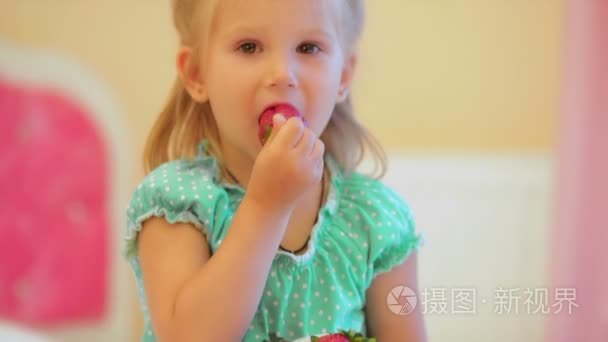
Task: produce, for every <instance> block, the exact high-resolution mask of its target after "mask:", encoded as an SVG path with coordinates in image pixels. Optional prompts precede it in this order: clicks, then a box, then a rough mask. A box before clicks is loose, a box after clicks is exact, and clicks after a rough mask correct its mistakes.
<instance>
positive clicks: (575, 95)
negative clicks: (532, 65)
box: [546, 0, 608, 342]
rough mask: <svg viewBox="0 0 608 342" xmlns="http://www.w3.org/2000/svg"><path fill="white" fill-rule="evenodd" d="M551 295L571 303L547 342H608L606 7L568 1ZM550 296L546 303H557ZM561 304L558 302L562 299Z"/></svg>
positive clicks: (600, 1)
mask: <svg viewBox="0 0 608 342" xmlns="http://www.w3.org/2000/svg"><path fill="white" fill-rule="evenodd" d="M565 3H566V6H567V7H566V31H565V50H564V51H565V60H564V79H563V86H562V91H563V97H562V101H563V102H562V110H561V117H560V133H559V139H560V141H559V154H558V171H557V172H558V175H557V182H556V187H557V202H556V206H557V208H556V209H557V210H556V215H555V218H556V221H555V231H554V232H555V235H554V236H555V237H554V239H553V249H552V254H551V264H552V267H551V285H552V286H551V287H552V290H554V289H559V288H568V287H570V288H575V289H576V299H575V303H576V305H578V307H572V312H571V313H569V312H568V310H567V309H568V307H567V305H566V303H564V308H563V310H562V311H561V312H560V313H559V314H556V313H555V311H556V309H557V308H553V309H554V310H552V314H551V315H550V317H549V319H548V324H547V334H546V340H547V341H551V342H555V341H564V342H566V341H568V342H571V341H586V342H593V341H598V342H599V341H602V342H606V341H608V1H607V0H567V1H566V2H565ZM555 294H556V293H555V292H553V295H554V296H551V303H557V302H558V301H557V300H558V299H559V298H556V297H555ZM562 299H563V298H562Z"/></svg>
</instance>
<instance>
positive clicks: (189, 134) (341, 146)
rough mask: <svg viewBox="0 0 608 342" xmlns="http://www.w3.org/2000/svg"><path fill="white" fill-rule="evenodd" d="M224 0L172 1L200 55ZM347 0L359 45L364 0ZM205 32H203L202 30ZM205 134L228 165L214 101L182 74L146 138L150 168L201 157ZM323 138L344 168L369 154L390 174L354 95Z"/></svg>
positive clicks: (178, 24)
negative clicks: (199, 94)
mask: <svg viewBox="0 0 608 342" xmlns="http://www.w3.org/2000/svg"><path fill="white" fill-rule="evenodd" d="M219 1H222V0H171V2H172V10H173V22H174V25H175V28H176V30H177V32H178V35H179V39H180V43H181V44H183V45H187V46H191V47H193V49H194V51H195V55H196V56H200V53H201V51H202V50H203V49H204V46H205V44H206V42H207V41H208V39H209V37H208V35H209V32H210V31H211V25H212V18H213V12H214V11H215V7H216V5H217V3H218V2H219ZM324 1H325V0H324ZM329 1H331V2H334V1H336V0H329ZM342 1H343V2H345V3H346V6H345V12H346V13H344V14H342V15H341V16H340V17H341V21H342V23H341V25H339V27H341V28H342V29H343V30H344V32H341V34H342V35H343V38H344V42H345V45H346V46H347V48H354V46H355V44H356V42H357V41H358V39H359V37H360V35H361V31H362V28H363V22H364V8H363V0H342ZM201 32H202V33H203V36H200V35H197V34H200V33H201ZM193 60H196V59H193ZM203 139H206V140H207V141H208V151H209V153H211V154H212V155H213V156H215V157H216V158H217V159H218V160H219V161H220V166H221V167H222V169H223V165H221V160H222V158H221V149H220V142H219V133H218V128H217V124H216V122H215V119H214V117H213V115H212V112H211V107H210V105H209V102H208V101H207V102H205V103H200V102H196V101H194V99H192V97H191V96H190V94H189V93H188V91H187V90H186V88H185V87H184V84H183V82H182V80H181V79H180V77H179V76H178V77H176V79H175V82H174V85H173V89H172V90H171V93H170V94H169V98H168V101H167V102H166V104H165V106H164V107H163V109H162V111H161V113H160V115H159V116H158V118H157V120H156V122H155V123H154V126H153V127H152V130H151V132H150V134H149V136H148V139H147V141H146V146H145V150H144V160H143V162H144V170H145V172H146V173H149V172H150V171H152V170H153V169H155V168H156V167H158V166H160V165H161V164H163V163H165V162H168V161H171V160H175V159H182V158H191V157H195V156H196V153H197V146H198V144H199V143H200V142H201V141H202V140H203ZM321 140H322V141H323V142H324V143H325V147H326V153H329V154H330V155H331V156H332V157H333V158H334V159H335V160H336V161H337V162H338V164H339V165H340V167H341V168H342V170H343V172H344V173H346V174H348V173H350V172H352V171H354V170H355V169H356V168H357V167H358V166H359V165H360V164H361V162H362V161H363V159H364V157H365V155H366V153H369V154H370V155H371V157H372V163H373V170H374V171H373V172H372V174H373V176H375V177H377V178H380V177H382V176H384V174H385V172H386V164H387V161H386V155H385V153H384V150H383V149H382V147H381V146H380V144H379V143H378V141H377V140H376V139H375V138H374V137H373V136H372V135H371V134H370V133H369V132H368V131H367V129H366V128H365V127H363V126H362V125H361V124H360V123H359V121H357V119H356V118H355V115H354V109H353V105H352V101H351V96H350V94H349V95H348V97H347V98H346V100H345V101H344V102H341V103H339V104H337V105H336V106H335V108H334V111H333V113H332V115H331V118H330V120H329V123H328V124H327V127H326V128H325V131H324V132H323V134H322V135H321ZM223 171H224V172H225V170H223Z"/></svg>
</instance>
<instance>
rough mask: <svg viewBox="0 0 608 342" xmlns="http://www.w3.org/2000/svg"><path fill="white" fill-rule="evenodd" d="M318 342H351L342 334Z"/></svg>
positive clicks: (324, 337) (322, 338) (327, 336)
mask: <svg viewBox="0 0 608 342" xmlns="http://www.w3.org/2000/svg"><path fill="white" fill-rule="evenodd" d="M317 342H350V339H349V338H348V337H347V336H344V335H343V334H341V333H337V334H331V335H326V336H323V337H321V338H319V339H318V340H317Z"/></svg>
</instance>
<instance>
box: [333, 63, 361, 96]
mask: <svg viewBox="0 0 608 342" xmlns="http://www.w3.org/2000/svg"><path fill="white" fill-rule="evenodd" d="M358 57H359V56H358V54H357V53H356V52H351V53H350V55H349V56H348V58H347V59H346V62H345V63H344V67H343V68H342V78H341V79H340V88H339V89H338V99H337V102H338V103H341V102H344V100H346V98H347V97H348V94H349V93H350V89H351V86H352V82H353V77H354V74H355V69H356V68H357V62H358Z"/></svg>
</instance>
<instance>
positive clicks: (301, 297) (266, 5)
mask: <svg viewBox="0 0 608 342" xmlns="http://www.w3.org/2000/svg"><path fill="white" fill-rule="evenodd" d="M172 8H173V16H174V21H175V25H176V27H177V30H178V32H179V37H180V42H181V44H180V48H179V51H178V53H177V69H178V71H179V77H178V79H177V81H176V83H175V86H174V88H173V92H172V93H171V97H170V100H169V102H168V103H167V105H166V107H165V108H164V110H163V111H162V113H161V114H160V116H159V118H158V119H157V122H156V124H155V126H154V128H153V130H152V133H151V135H150V137H149V140H148V143H147V146H146V151H145V162H146V163H145V164H146V171H147V172H149V173H148V175H147V176H146V178H145V179H144V180H143V181H142V182H141V184H140V185H139V186H138V187H137V189H136V191H135V193H134V194H133V197H132V200H131V202H130V205H129V207H128V209H127V216H128V220H127V221H128V228H127V233H126V241H127V256H128V258H129V261H130V263H131V265H132V267H133V269H134V271H135V276H136V280H137V285H138V289H139V296H140V299H141V303H142V308H143V314H144V319H145V332H144V340H146V341H154V340H161V341H240V340H244V341H264V340H269V339H270V336H279V337H281V338H284V339H286V340H295V339H298V338H301V337H304V336H316V335H322V334H328V333H334V332H338V331H340V330H354V331H358V332H362V333H364V334H365V335H367V336H374V337H376V338H377V339H378V341H381V342H395V341H421V340H424V339H425V328H424V323H423V319H422V314H421V309H420V306H417V307H415V308H414V310H413V312H411V313H409V314H407V315H405V314H403V312H402V313H401V314H399V312H397V313H393V311H394V310H393V311H392V310H391V308H390V306H389V304H390V303H389V302H387V298H389V297H391V298H392V294H391V290H392V289H393V288H395V287H398V286H401V288H403V286H407V287H409V288H411V289H413V290H414V291H415V292H418V289H417V274H416V273H417V271H416V256H415V253H414V251H415V250H416V249H417V247H418V246H419V244H420V237H419V235H417V234H416V233H415V230H414V223H413V221H412V216H411V213H410V211H409V209H408V207H407V206H406V205H405V203H404V202H403V200H402V199H401V198H400V197H399V196H398V195H397V194H396V193H395V192H393V191H392V190H390V189H388V188H387V187H385V186H384V185H383V184H382V183H381V182H380V181H378V180H376V179H374V178H370V177H368V176H365V175H362V174H360V173H358V172H356V171H354V170H355V168H356V167H357V165H358V164H359V162H360V161H361V159H362V156H363V151H364V150H368V151H371V152H372V156H374V157H376V158H375V159H376V160H377V161H378V163H377V164H378V165H379V166H380V171H381V172H380V174H382V173H383V170H384V159H383V154H382V150H381V149H380V148H379V147H377V144H375V140H373V138H372V137H371V136H370V135H369V134H368V133H367V132H366V130H365V129H364V128H363V127H362V126H361V125H360V124H359V123H358V121H356V119H355V117H354V115H353V109H352V106H351V101H350V96H349V90H350V88H351V82H352V78H353V73H354V70H355V66H356V61H357V53H356V49H355V47H356V43H357V41H358V39H359V35H360V33H361V28H362V22H363V0H240V1H239V0H173V7H172ZM262 114H264V115H271V116H272V120H273V121H272V123H273V126H272V130H271V133H270V137H269V139H268V140H267V141H266V142H265V143H264V144H262V143H261V142H260V140H259V136H258V131H259V129H260V128H259V120H260V118H261V116H262ZM287 117H289V118H288V119H287ZM404 299H405V298H401V300H400V301H399V303H401V304H404V303H405V302H404V301H403V300H404ZM410 303H411V302H410ZM392 305H393V306H394V305H395V303H394V302H393V303H392Z"/></svg>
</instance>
